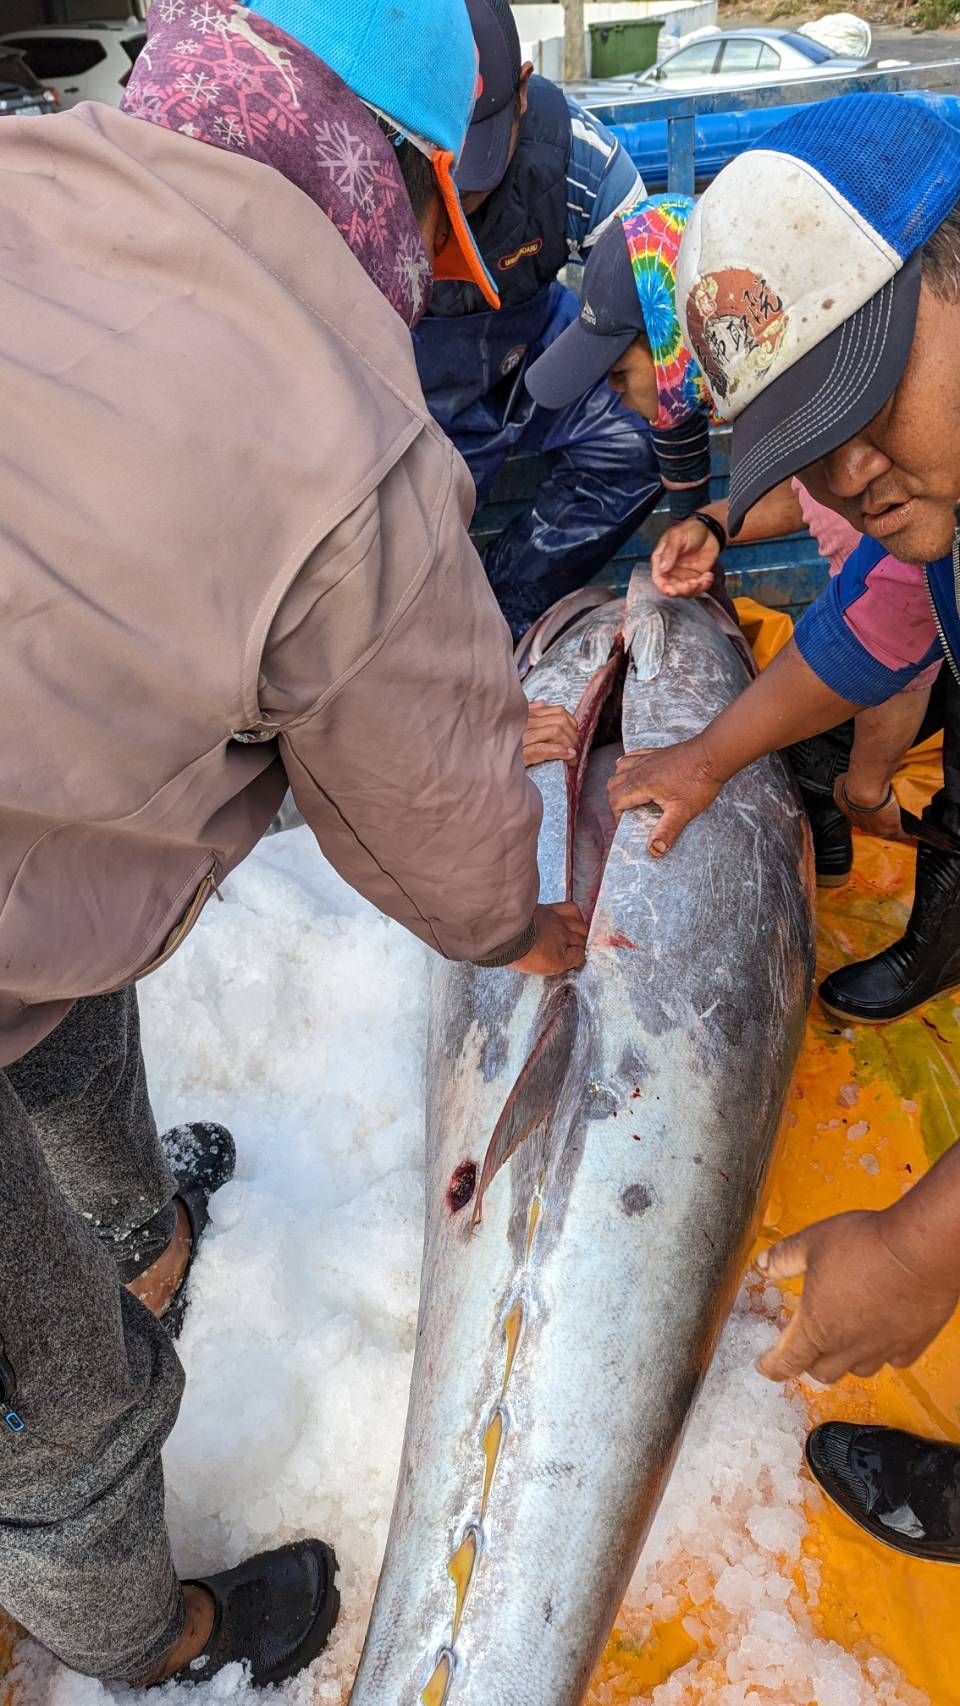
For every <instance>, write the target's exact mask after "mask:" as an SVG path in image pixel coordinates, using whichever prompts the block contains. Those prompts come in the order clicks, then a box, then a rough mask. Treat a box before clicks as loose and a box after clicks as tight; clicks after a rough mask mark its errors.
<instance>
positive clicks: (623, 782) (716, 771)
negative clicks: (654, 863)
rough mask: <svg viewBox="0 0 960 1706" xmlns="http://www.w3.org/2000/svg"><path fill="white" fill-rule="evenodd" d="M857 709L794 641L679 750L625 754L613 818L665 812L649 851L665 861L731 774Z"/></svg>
mask: <svg viewBox="0 0 960 1706" xmlns="http://www.w3.org/2000/svg"><path fill="white" fill-rule="evenodd" d="M859 709H860V706H859V705H854V704H853V703H852V701H851V700H849V699H842V698H841V697H840V695H839V694H838V693H834V692H833V689H832V688H830V687H828V686H827V684H826V682H824V681H821V680H820V677H819V676H818V675H815V674H814V672H813V670H812V669H811V668H810V666H809V664H807V663H806V662H805V660H804V659H803V657H802V656H801V654H800V652H799V650H798V648H797V644H796V641H795V640H791V641H790V642H789V644H788V645H786V646H784V648H783V650H782V651H781V652H779V653H778V654H777V656H776V657H775V658H774V660H773V662H772V663H771V664H770V665H769V666H768V667H767V668H766V669H765V670H764V671H763V674H762V675H759V676H758V677H757V679H756V681H753V682H751V684H750V686H749V687H748V688H746V690H745V691H744V692H743V693H741V694H739V695H738V696H737V698H736V699H734V700H733V702H732V703H731V704H729V705H728V706H727V707H726V710H724V711H721V713H720V715H719V717H716V718H714V721H713V722H712V723H708V725H707V727H706V728H705V729H704V730H703V732H702V733H701V734H699V735H695V736H694V737H693V739H692V740H684V741H680V742H678V744H677V745H676V746H664V747H658V748H657V749H656V750H654V751H645V752H626V753H624V755H623V757H622V758H621V760H620V762H619V764H618V765H617V768H616V771H615V772H614V776H613V780H612V781H611V783H610V787H609V795H610V806H611V809H612V811H613V814H614V817H615V818H616V819H617V820H618V821H619V819H620V818H621V817H622V815H623V813H624V812H625V811H629V810H631V809H632V808H633V807H635V806H659V807H660V810H661V813H662V816H661V818H660V821H659V823H656V824H655V825H654V827H653V828H652V830H651V832H650V838H649V840H648V842H647V848H648V850H649V852H650V853H651V854H652V855H653V857H654V858H655V859H660V858H662V857H663V855H664V853H668V852H669V851H670V848H671V847H672V846H673V844H674V842H675V841H676V839H677V837H678V836H679V835H680V834H681V833H682V831H683V830H684V829H685V828H686V826H687V824H688V823H690V821H691V820H692V819H693V818H695V817H699V815H700V813H701V812H702V811H705V810H706V808H707V807H708V806H709V805H712V803H713V801H714V800H715V799H716V797H717V795H718V794H719V792H720V789H721V788H722V787H723V785H724V783H725V782H729V780H730V778H731V776H735V775H736V774H737V772H738V771H739V770H743V769H745V768H746V766H747V765H748V764H752V763H753V761H754V759H755V758H762V757H764V756H765V755H766V754H767V753H768V752H779V751H781V750H782V748H783V747H785V746H792V745H793V744H794V742H796V741H799V740H808V739H809V738H810V736H811V735H816V734H822V732H823V730H824V729H832V728H835V727H836V726H837V724H838V723H842V722H845V721H846V719H847V718H848V717H850V716H853V715H854V714H855V713H856V712H857V711H858V710H859Z"/></svg>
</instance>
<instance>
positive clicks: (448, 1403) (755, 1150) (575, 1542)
mask: <svg viewBox="0 0 960 1706" xmlns="http://www.w3.org/2000/svg"><path fill="white" fill-rule="evenodd" d="M746 679H747V674H746V670H745V668H744V665H743V662H742V661H741V659H740V658H738V656H737V653H736V651H735V649H734V647H733V646H732V645H731V643H730V641H729V639H728V638H727V637H726V635H725V634H724V633H723V632H722V631H721V629H720V627H719V626H718V625H717V623H716V622H715V621H714V619H713V617H712V616H711V615H710V614H709V613H708V612H707V611H706V610H705V609H704V608H703V607H702V606H700V605H697V604H693V603H686V602H683V601H680V600H660V599H658V598H657V597H656V595H654V594H652V592H651V590H650V588H649V584H648V583H647V582H645V581H644V580H643V579H642V578H641V577H640V576H639V574H638V575H635V576H634V580H633V583H632V584H631V589H630V593H629V595H628V598H627V601H626V603H624V601H622V600H620V601H617V602H616V603H608V604H605V605H603V606H602V607H600V608H598V609H595V610H593V611H590V612H588V613H587V614H586V615H585V616H583V617H582V618H581V620H580V621H578V622H576V624H575V625H574V626H573V627H572V628H570V629H569V630H568V631H567V632H566V633H564V634H562V635H561V637H560V638H559V639H557V640H556V641H555V642H554V643H553V645H552V646H551V648H550V650H549V652H548V653H547V655H546V656H545V657H544V659H543V660H542V661H541V662H540V663H539V664H538V665H537V666H536V667H535V668H534V669H533V670H532V671H531V672H530V674H529V675H528V677H527V679H526V680H525V682H524V688H525V691H526V692H527V694H528V697H529V698H531V699H533V698H543V699H547V700H548V701H550V702H552V703H562V704H565V705H566V706H567V708H568V709H570V710H571V711H574V712H575V714H576V715H577V719H578V724H579V726H580V731H581V759H580V764H579V767H578V769H577V770H576V771H574V770H572V769H571V768H568V767H565V766H562V765H559V764H550V765H544V766H542V767H539V768H538V769H536V770H534V771H532V772H531V774H532V775H533V776H534V778H535V780H536V781H537V783H538V786H539V787H540V789H541V792H542V794H543V797H544V823H543V829H542V832H541V841H540V862H541V882H542V890H541V892H542V898H543V899H545V900H556V899H561V898H563V897H564V896H565V895H569V894H570V893H571V892H574V891H575V890H577V889H579V892H580V893H582V894H586V895H588V896H589V900H592V901H593V913H592V920H591V926H590V938H589V945H588V954H587V960H586V964H585V965H584V967H583V969H582V971H580V972H579V973H578V974H576V975H575V976H573V977H570V978H566V979H551V980H547V981H546V982H545V981H543V980H540V979H535V978H523V977H521V976H519V975H518V974H516V973H513V972H510V971H483V970H479V969H478V968H476V967H471V966H455V965H443V966H441V967H440V968H439V969H438V972H437V974H436V977H435V979H434V986H433V992H432V1000H431V1015H430V1030H429V1043H428V1083H429V1100H428V1130H427V1223H426V1239H425V1249H424V1258H423V1273H422V1289H421V1306H420V1319H419V1327H418V1337H417V1349H416V1357H415V1362H414V1369H413V1376H412V1381H411V1395H410V1407H409V1412H408V1418H407V1432H406V1439H405V1443H404V1450H403V1459H402V1463H401V1468H400V1475H399V1482H398V1488H397V1496H396V1503H395V1507H394V1513H393V1519H392V1524H391V1529H390V1536H389V1540H388V1544H387V1550H386V1556H385V1559H384V1565H383V1571H382V1575H381V1579H380V1585H379V1589H378V1592H377V1598H376V1602H375V1605H374V1609H373V1614H372V1617H371V1622H370V1627H369V1630H368V1634H367V1640H366V1645H365V1647H364V1652H363V1657H362V1660H361V1664H360V1668H359V1671H358V1674H357V1679H356V1682H355V1685H354V1690H353V1694H352V1696H351V1699H352V1702H353V1706H578V1703H579V1702H580V1701H582V1699H583V1697H584V1694H585V1692H586V1690H587V1688H588V1685H589V1681H590V1676H591V1674H592V1671H593V1669H594V1666H595V1664H596V1662H597V1659H598V1657H599V1655H600V1653H601V1651H602V1648H603V1644H604V1641H605V1639H606V1636H607V1634H608V1631H609V1629H610V1626H611V1624H612V1621H613V1619H614V1617H615V1615H616V1612H617V1609H618V1607H619V1603H620V1600H621V1598H622V1596H623V1593H624V1591H625V1589H626V1587H627V1585H628V1583H629V1580H630V1577H631V1574H632V1572H633V1570H634V1568H635V1565H636V1561H637V1558H638V1556H639V1552H640V1549H641V1547H642V1545H643V1541H644V1538H645V1535H646V1533H647V1530H648V1528H649V1525H650V1522H651V1520H652V1518H653V1515H654V1513H655V1511H656V1508H657V1504H658V1502H659V1499H660V1495H661V1492H662V1490H663V1487H664V1485H665V1482H666V1479H667V1477H668V1475H669V1473H670V1468H671V1465H672V1462H673V1459H674V1456H675V1454H676V1451H677V1448H678V1445H679V1443H680V1439H681V1436H682V1432H683V1428H684V1425H685V1423H686V1420H687V1417H688V1415H689V1413H690V1410H691V1407H692V1405H693V1403H694V1400H695V1398H696V1395H697V1392H698V1390H699V1387H700V1384H701V1381H702V1379H703V1375H704V1373H705V1370H706V1368H707V1365H708V1363H709V1360H710V1357H711V1354H712V1351H713V1348H714V1345H715V1342H716V1338H717V1335H718V1333H719V1331H720V1328H721V1326H722V1324H723V1321H724V1319H725V1316H726V1313H727V1310H728V1308H729V1304H730V1301H731V1296H732V1293H733V1290H734V1288H735V1286H736V1283H737V1280H738V1276H739V1272H740V1268H741V1264H742V1261H743V1258H744V1253H745V1249H746V1246H747V1243H748V1240H749V1237H750V1233H751V1229H752V1226H753V1224H754V1219H755V1215H756V1212H757V1206H758V1199H759V1196H760V1193H761V1190H762V1186H763V1181H764V1176H765V1173H766V1169H767V1166H768V1163H769V1159H770V1156H771V1153H772V1149H773V1145H774V1142H775V1138H776V1134H777V1131H778V1128H779V1124H780V1120H781V1115H782V1109H783V1103H784V1099H785V1096H786V1092H787V1088H788V1086H789V1081H790V1076H791V1073H792V1070H793V1066H794V1062H795V1059H796V1055H797V1052H798V1049H799V1046H800V1040H801V1035H802V1029H803V1020H804V1015H805V1012H806V1007H807V1004H808V1001H809V995H810V988H811V977H812V873H811V866H810V856H809V847H808V839H807V835H806V829H805V825H804V822H803V819H802V814H801V811H800V807H799V804H798V802H797V799H796V796H795V793H794V790H793V787H792V784H791V783H790V781H789V779H788V777H787V774H786V771H785V769H784V767H783V765H782V763H781V761H780V760H779V759H776V758H774V759H769V760H764V761H762V762H760V763H758V764H754V765H752V766H751V767H750V768H749V769H748V770H747V771H745V772H744V773H743V774H742V775H740V776H739V777H736V778H735V779H734V780H733V781H732V782H731V783H729V784H728V786H727V787H726V788H725V789H724V790H723V792H722V794H721V795H720V797H719V798H718V800H717V801H716V802H715V803H714V805H713V806H711V807H710V809H709V810H708V811H707V812H706V813H704V815H703V816H702V817H701V818H699V819H698V820H696V821H695V822H694V823H693V824H691V825H690V827H689V828H688V829H687V830H686V831H685V833H684V835H683V837H682V838H681V840H680V842H679V843H678V845H677V847H676V848H675V849H674V851H673V852H672V853H671V854H670V855H669V857H668V858H666V859H664V860H662V861H659V862H658V861H655V860H653V859H651V858H650V857H649V855H648V854H647V852H646V841H647V836H648V834H649V829H650V823H651V821H652V820H651V815H650V813H648V812H630V813H627V814H626V815H625V816H624V817H623V819H622V820H621V822H620V825H619V827H618V828H617V829H616V831H615V833H614V832H613V824H612V820H610V821H609V823H606V822H605V816H604V806H603V786H602V784H603V780H604V777H605V775H606V774H607V773H609V770H610V767H611V764H612V760H613V756H614V755H612V754H611V753H610V752H609V750H608V747H609V746H610V745H611V743H613V742H615V741H616V739H617V738H618V737H619V738H621V739H622V742H623V745H624V746H625V747H626V749H627V750H628V751H629V750H633V749H636V748H638V747H644V746H647V747H650V746H657V745H663V744H668V743H670V742H672V741H675V740H679V739H683V738H684V737H686V736H688V735H690V734H693V733H695V732H697V731H698V730H699V729H701V728H702V727H703V726H704V725H705V724H706V723H707V722H708V721H710V719H711V718H712V717H714V716H715V715H716V714H717V713H718V712H719V711H720V710H721V709H722V708H723V706H724V705H725V704H727V703H728V702H729V701H730V700H731V699H732V698H733V697H734V696H735V695H736V694H737V693H738V692H739V691H740V690H741V688H742V687H743V685H744V684H745V681H746ZM621 693H622V708H621V706H620V695H621ZM581 806H582V808H583V809H582V812H581ZM611 837H612V839H611ZM593 866H596V870H595V875H594V876H593V877H592V875H591V870H592V867H593ZM589 900H588V903H587V904H589Z"/></svg>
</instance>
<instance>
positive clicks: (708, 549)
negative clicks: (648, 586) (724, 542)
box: [650, 515, 720, 598]
mask: <svg viewBox="0 0 960 1706" xmlns="http://www.w3.org/2000/svg"><path fill="white" fill-rule="evenodd" d="M719 555H720V543H719V541H718V539H717V538H716V537H715V535H714V534H712V533H711V532H710V529H709V527H705V526H704V523H703V522H702V521H698V520H697V517H696V516H695V515H688V516H687V518H686V520H685V521H678V522H676V523H675V525H674V526H673V527H669V528H668V529H667V531H666V533H664V534H663V536H662V538H661V539H659V540H658V541H657V544H656V546H655V548H654V552H653V556H652V557H651V558H650V572H651V575H652V577H653V584H654V586H655V587H656V589H657V591H658V592H662V593H664V594H665V595H666V597H667V598H699V597H700V595H701V594H702V593H705V592H709V591H710V588H711V587H712V585H713V581H714V573H713V570H714V564H715V563H716V561H717V558H718V557H719Z"/></svg>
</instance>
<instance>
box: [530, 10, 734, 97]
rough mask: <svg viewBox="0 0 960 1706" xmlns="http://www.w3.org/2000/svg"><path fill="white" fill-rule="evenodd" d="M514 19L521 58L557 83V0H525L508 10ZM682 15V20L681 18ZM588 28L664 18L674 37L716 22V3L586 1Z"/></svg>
mask: <svg viewBox="0 0 960 1706" xmlns="http://www.w3.org/2000/svg"><path fill="white" fill-rule="evenodd" d="M511 10H512V11H513V15H514V17H515V18H516V20H517V29H518V31H519V33H520V46H521V49H522V51H523V57H524V59H529V60H531V61H532V63H533V67H534V70H535V71H538V72H539V73H540V75H541V77H552V78H553V79H554V81H558V80H559V79H560V78H561V77H562V76H563V7H562V5H561V4H560V0H552V3H550V0H546V3H544V0H541V3H540V4H532V3H531V4H528V3H527V0H521V3H519V4H517V5H515V6H513V7H512V8H511ZM680 14H682V21H681V16H680ZM584 17H585V22H586V23H587V25H590V24H607V23H615V22H617V21H618V20H619V19H628V20H629V19H630V18H664V19H665V20H666V24H665V28H664V30H663V32H662V33H661V36H660V40H661V42H663V40H664V36H668V37H672V38H675V37H677V36H680V35H687V34H689V32H690V31H691V30H702V29H707V28H709V27H710V26H712V25H715V24H716V22H717V0H587V4H586V5H585V6H584ZM586 51H587V67H588V75H589V66H590V32H589V29H588V30H587V40H586Z"/></svg>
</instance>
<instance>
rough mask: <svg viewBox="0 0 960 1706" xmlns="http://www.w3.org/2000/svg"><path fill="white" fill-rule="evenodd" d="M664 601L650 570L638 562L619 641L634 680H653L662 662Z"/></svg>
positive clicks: (630, 587)
mask: <svg viewBox="0 0 960 1706" xmlns="http://www.w3.org/2000/svg"><path fill="white" fill-rule="evenodd" d="M665 602H666V601H665V600H664V599H663V598H662V597H661V595H660V593H658V592H657V589H656V587H655V586H654V584H653V582H652V580H651V579H650V571H649V570H648V569H645V568H642V567H641V565H640V564H639V563H638V564H637V567H636V568H635V569H634V571H633V574H632V575H631V576H630V585H629V587H628V588H627V610H626V616H625V618H624V623H623V643H624V646H625V648H626V650H627V651H628V652H629V653H630V660H631V667H632V669H633V674H634V676H635V677H636V679H637V681H655V680H656V678H657V676H658V675H659V674H660V670H661V668H662V666H663V654H664V650H665V648H666V644H667V625H666V621H665V620H664V604H665Z"/></svg>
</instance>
